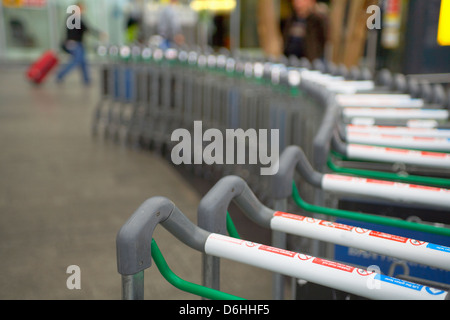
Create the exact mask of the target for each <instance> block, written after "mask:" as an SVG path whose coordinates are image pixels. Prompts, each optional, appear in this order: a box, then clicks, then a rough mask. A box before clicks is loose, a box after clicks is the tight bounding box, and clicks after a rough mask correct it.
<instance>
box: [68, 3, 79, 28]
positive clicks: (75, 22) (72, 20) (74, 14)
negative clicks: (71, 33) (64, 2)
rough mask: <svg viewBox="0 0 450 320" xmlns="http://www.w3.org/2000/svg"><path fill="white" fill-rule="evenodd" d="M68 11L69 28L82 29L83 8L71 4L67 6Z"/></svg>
mask: <svg viewBox="0 0 450 320" xmlns="http://www.w3.org/2000/svg"><path fill="white" fill-rule="evenodd" d="M66 13H68V14H70V16H69V17H68V18H67V20H66V26H67V29H70V30H73V29H81V8H80V7H79V6H76V5H71V6H68V7H67V10H66Z"/></svg>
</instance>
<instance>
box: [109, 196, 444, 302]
mask: <svg viewBox="0 0 450 320" xmlns="http://www.w3.org/2000/svg"><path fill="white" fill-rule="evenodd" d="M228 196H229V195H228ZM158 224H162V225H163V227H164V228H166V229H167V230H168V231H169V232H171V233H172V234H173V235H174V236H176V237H177V238H178V239H179V240H181V241H182V242H184V243H185V244H187V245H188V246H190V247H191V248H193V249H195V250H198V251H200V252H203V253H205V254H207V255H213V256H216V257H218V258H227V259H230V260H233V261H237V262H240V263H245V264H249V265H252V266H255V267H258V268H263V269H267V270H270V271H275V272H281V273H284V274H286V275H289V276H294V277H302V278H307V279H311V280H313V281H317V282H319V283H322V284H326V285H331V286H332V287H335V288H338V289H344V290H348V291H351V292H352V293H354V294H358V295H361V296H365V297H367V298H372V299H445V298H446V297H447V296H448V293H447V292H446V291H443V290H437V289H432V288H429V287H426V286H422V285H418V284H413V283H408V285H412V286H413V287H414V289H411V288H409V287H406V286H402V285H399V284H398V283H399V280H397V279H395V278H391V277H385V276H383V277H382V275H379V274H377V273H375V272H367V270H363V269H358V268H355V267H351V266H346V265H343V264H336V263H333V262H332V261H328V260H324V259H321V258H315V257H312V256H307V257H308V259H306V260H302V258H303V257H306V256H305V255H302V254H299V253H296V252H291V251H287V250H286V251H283V253H284V254H280V251H279V250H278V249H277V248H275V247H271V246H266V245H262V244H257V243H254V242H250V241H245V240H241V239H236V238H232V237H229V236H225V235H222V234H217V233H211V232H208V231H206V230H204V229H202V228H200V227H198V226H196V225H194V224H193V223H192V222H191V221H190V220H188V219H187V218H186V216H185V215H184V214H183V213H182V212H181V211H180V210H179V209H178V208H177V207H176V206H175V205H174V204H173V203H172V202H171V201H170V200H168V199H166V198H163V197H154V198H150V199H148V200H147V201H145V202H144V203H143V204H142V205H141V206H140V207H139V208H138V210H137V211H136V212H135V213H134V214H133V215H132V216H131V217H130V218H129V220H128V221H127V222H126V223H125V224H124V225H123V226H122V228H121V229H120V230H119V232H118V234H117V238H116V248H117V266H118V271H119V273H120V274H121V275H122V297H123V298H124V299H143V298H144V292H143V290H144V286H143V281H144V270H145V269H147V268H149V267H150V266H151V262H152V255H153V251H154V249H155V248H156V246H155V245H151V243H152V239H153V231H154V229H155V228H156V226H157V225H158ZM337 266H338V267H337ZM379 279H380V280H381V281H383V285H381V286H380V287H379V289H377V290H371V289H368V286H367V283H368V280H370V281H372V282H375V281H378V280H379ZM402 283H406V282H405V281H402ZM214 293H217V291H214ZM229 297H231V296H229ZM219 298H222V299H225V298H226V297H224V296H219Z"/></svg>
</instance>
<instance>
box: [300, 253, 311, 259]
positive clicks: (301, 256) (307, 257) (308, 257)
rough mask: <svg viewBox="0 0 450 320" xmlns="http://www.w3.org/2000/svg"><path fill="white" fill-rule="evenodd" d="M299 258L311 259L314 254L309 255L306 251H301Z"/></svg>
mask: <svg viewBox="0 0 450 320" xmlns="http://www.w3.org/2000/svg"><path fill="white" fill-rule="evenodd" d="M298 258H299V259H300V260H303V261H306V260H309V259H311V258H312V256H308V255H307V254H304V253H299V254H298Z"/></svg>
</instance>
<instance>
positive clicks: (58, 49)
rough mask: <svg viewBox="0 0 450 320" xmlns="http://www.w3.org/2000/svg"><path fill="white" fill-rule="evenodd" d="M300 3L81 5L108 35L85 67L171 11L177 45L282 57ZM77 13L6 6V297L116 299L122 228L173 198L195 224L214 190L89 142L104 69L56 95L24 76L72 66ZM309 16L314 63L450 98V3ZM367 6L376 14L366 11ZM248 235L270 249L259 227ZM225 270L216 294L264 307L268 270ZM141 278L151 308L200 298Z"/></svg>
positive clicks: (161, 162)
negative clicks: (54, 62)
mask: <svg viewBox="0 0 450 320" xmlns="http://www.w3.org/2000/svg"><path fill="white" fill-rule="evenodd" d="M308 1H309V2H312V0H295V1H294V0H215V1H213V0H209V1H207V0H178V1H175V2H174V1H169V0H161V1H157V0H82V1H81V2H82V3H83V5H84V9H85V10H84V11H83V13H82V14H83V20H84V21H85V22H86V23H87V24H88V25H89V27H90V28H92V29H95V30H97V31H99V32H100V33H101V34H102V35H106V36H104V37H98V36H96V35H95V34H90V33H88V34H86V37H85V38H84V44H85V49H86V54H87V61H88V62H89V64H91V65H92V66H93V67H94V68H95V67H96V66H101V64H102V62H104V57H101V56H99V55H98V50H97V49H98V48H99V46H101V45H105V46H107V45H130V44H136V43H139V44H142V45H145V46H146V45H153V44H154V43H156V42H158V41H160V39H159V38H158V26H159V25H160V24H161V22H162V21H160V16H161V13H162V11H163V9H164V8H165V7H166V6H167V5H168V4H169V3H170V4H172V5H173V8H174V10H175V17H176V20H177V21H178V22H179V24H180V25H181V27H180V30H181V32H182V37H183V39H184V41H183V44H182V45H183V46H186V47H188V48H192V49H194V50H195V49H196V48H198V49H204V48H209V49H211V50H219V49H222V48H227V49H229V51H230V52H238V53H242V54H244V55H252V56H255V57H267V56H269V57H272V58H274V59H279V60H282V59H286V58H287V57H286V55H285V47H286V42H285V40H286V34H287V33H288V28H289V27H288V26H289V25H290V23H291V22H292V17H293V15H294V8H293V3H294V2H298V3H301V2H308ZM77 3H78V1H76V0H0V271H1V272H0V299H119V298H120V292H121V287H120V275H119V274H118V273H117V267H116V248H115V237H116V234H117V231H118V230H119V228H120V227H121V226H122V224H123V223H124V222H125V221H126V220H127V219H128V217H129V216H130V215H131V214H132V213H133V212H134V210H136V209H137V208H138V206H139V205H140V204H141V203H142V202H143V201H144V200H145V199H147V198H148V197H149V196H154V195H159V196H166V197H168V198H169V199H176V202H177V205H178V206H179V207H180V208H182V209H183V211H184V213H186V214H187V215H188V217H189V218H190V219H191V220H192V221H195V220H196V210H197V206H198V203H199V200H200V198H201V196H202V195H203V194H204V193H206V191H207V190H209V188H210V187H211V186H210V185H209V184H208V183H205V181H203V179H200V178H197V177H191V176H189V175H188V174H187V173H186V172H185V171H181V170H174V168H173V166H171V165H170V164H168V163H167V161H166V159H163V158H161V157H158V156H156V155H154V154H151V153H147V152H136V150H131V149H127V148H120V147H118V146H117V145H115V144H108V143H102V142H98V141H96V140H95V139H92V135H91V124H92V123H91V122H92V115H93V114H94V109H95V108H96V106H97V105H98V104H99V103H101V102H102V96H101V92H102V91H101V89H102V88H101V78H100V76H101V75H100V73H99V72H92V77H93V78H92V83H91V85H90V86H89V85H86V86H83V85H81V84H80V81H79V76H78V74H77V73H75V75H74V76H73V77H72V76H71V77H68V79H67V80H66V81H67V82H66V83H64V84H62V83H58V82H57V81H55V79H54V77H49V78H47V81H46V82H45V83H43V84H42V85H41V86H37V85H33V84H31V83H30V82H29V81H28V80H29V79H26V78H25V74H26V71H27V69H28V68H29V66H30V65H32V63H33V62H35V61H37V60H38V59H39V58H40V57H41V56H42V55H43V53H44V52H46V51H48V50H51V51H53V52H54V53H55V54H56V56H57V57H59V59H60V61H61V65H64V64H65V63H67V61H68V60H69V57H70V55H68V54H66V53H64V52H63V49H62V45H61V44H62V43H63V41H64V40H65V39H66V35H67V27H66V21H67V19H68V16H69V15H70V12H67V8H68V7H69V6H71V5H74V4H77ZM444 4H446V6H444ZM314 6H315V10H316V12H318V14H320V17H321V19H323V20H321V21H323V23H324V24H323V26H325V28H324V30H325V33H324V43H323V44H324V45H323V50H321V58H322V59H324V60H328V61H332V62H334V63H335V64H336V65H345V66H347V67H349V68H350V67H352V66H361V67H367V68H369V69H370V70H371V71H372V72H375V71H377V70H381V69H383V68H387V69H389V70H390V71H391V72H392V73H402V74H404V75H414V76H415V77H416V78H419V79H421V80H424V81H426V82H429V83H439V84H443V85H445V86H446V87H447V89H450V40H449V37H450V25H449V22H450V17H449V14H450V0H381V1H377V0H328V1H319V0H317V2H316V3H314ZM370 6H377V7H375V9H377V8H378V9H379V10H374V11H371V12H367V9H368V8H369V7H370ZM443 8H447V10H446V11H445V12H444V10H443ZM446 17H447V18H446ZM368 21H369V22H370V23H371V24H369V26H370V27H369V26H368ZM98 70H101V68H98ZM98 70H95V71H98ZM111 105H113V104H111ZM249 225H250V224H249ZM157 232H158V239H164V240H162V241H161V243H159V245H160V246H161V249H162V251H163V252H164V254H167V259H168V262H169V265H170V266H171V267H173V270H174V272H175V273H176V274H178V275H180V276H181V277H182V278H185V279H188V280H190V281H193V282H195V283H200V281H201V279H200V272H199V270H200V261H201V260H200V256H199V253H198V252H193V253H192V254H190V255H188V252H189V251H188V250H186V246H184V245H182V244H180V243H179V241H177V240H176V239H174V237H172V236H171V235H169V234H168V233H167V232H165V230H163V229H162V228H159V229H158V231H157ZM249 234H252V236H253V235H256V236H255V238H254V239H255V241H260V242H261V241H262V240H260V239H263V240H267V239H268V234H267V233H263V232H262V231H261V230H259V229H256V230H253V229H252V230H250V231H249ZM164 236H165V238H164ZM192 251H193V250H192ZM73 264H75V265H78V266H80V268H81V270H82V287H81V290H69V289H68V288H67V286H66V280H67V277H68V274H67V273H66V269H67V267H68V266H69V265H73ZM186 266H190V268H188V267H186ZM223 272H224V273H225V274H226V273H227V272H228V273H229V274H231V275H233V277H231V276H228V274H226V275H225V276H228V278H227V279H229V280H228V281H226V282H225V281H224V282H225V283H224V286H223V289H224V291H226V292H230V293H232V294H237V295H241V296H245V297H247V298H249V299H270V298H271V297H272V295H271V292H270V289H271V275H270V273H269V272H265V273H263V274H262V275H261V273H260V272H259V271H258V272H255V270H254V269H251V268H249V269H245V270H243V269H240V268H237V267H236V265H230V266H229V267H228V268H227V267H224V268H223ZM225 276H224V277H225ZM146 277H147V278H146V279H149V280H148V281H149V282H148V287H146V290H147V289H149V290H147V291H146V297H148V298H150V299H195V298H196V297H193V296H192V295H188V294H185V293H182V292H180V291H179V290H176V289H174V288H173V287H171V285H169V284H167V283H166V281H164V279H162V277H161V276H160V275H158V272H157V270H155V268H153V269H151V270H149V275H148V276H147V275H146ZM230 279H231V280H230ZM246 283H252V286H251V287H245V284H246ZM147 293H148V295H147Z"/></svg>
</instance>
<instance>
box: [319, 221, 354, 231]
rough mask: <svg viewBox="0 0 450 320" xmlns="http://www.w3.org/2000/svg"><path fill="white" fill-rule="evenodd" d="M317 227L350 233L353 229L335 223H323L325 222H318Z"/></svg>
mask: <svg viewBox="0 0 450 320" xmlns="http://www.w3.org/2000/svg"><path fill="white" fill-rule="evenodd" d="M319 225H321V226H325V227H329V228H334V229H340V230H345V231H352V229H353V227H351V226H347V225H345V224H340V223H337V222H331V221H325V220H322V221H320V222H319Z"/></svg>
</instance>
